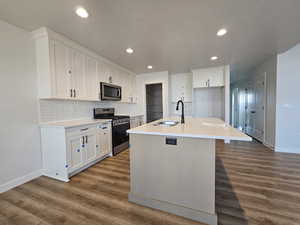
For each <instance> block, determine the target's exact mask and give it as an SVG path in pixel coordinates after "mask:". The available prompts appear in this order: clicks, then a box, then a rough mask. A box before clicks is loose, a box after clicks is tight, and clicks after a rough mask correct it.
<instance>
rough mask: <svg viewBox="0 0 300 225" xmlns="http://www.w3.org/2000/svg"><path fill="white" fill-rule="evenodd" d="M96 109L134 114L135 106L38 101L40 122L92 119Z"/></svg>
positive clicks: (111, 103) (108, 103)
mask: <svg viewBox="0 0 300 225" xmlns="http://www.w3.org/2000/svg"><path fill="white" fill-rule="evenodd" d="M96 107H100V108H101V107H104V108H105V107H113V108H115V110H116V114H124V115H134V114H136V105H135V104H126V103H113V102H83V101H65V100H40V122H52V121H61V120H74V119H86V118H93V109H94V108H96Z"/></svg>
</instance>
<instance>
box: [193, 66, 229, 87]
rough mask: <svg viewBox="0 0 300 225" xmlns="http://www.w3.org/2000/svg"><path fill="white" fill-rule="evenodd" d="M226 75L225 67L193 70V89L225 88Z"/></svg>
mask: <svg viewBox="0 0 300 225" xmlns="http://www.w3.org/2000/svg"><path fill="white" fill-rule="evenodd" d="M224 73H225V68H224V66H222V67H213V68H206V69H198V70H193V87H194V88H207V87H222V86H224Z"/></svg>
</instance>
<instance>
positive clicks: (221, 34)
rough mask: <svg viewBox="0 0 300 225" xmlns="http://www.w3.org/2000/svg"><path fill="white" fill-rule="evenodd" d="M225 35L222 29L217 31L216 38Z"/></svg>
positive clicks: (224, 30)
mask: <svg viewBox="0 0 300 225" xmlns="http://www.w3.org/2000/svg"><path fill="white" fill-rule="evenodd" d="M225 34H227V30H226V29H224V28H222V29H221V30H219V31H218V33H217V35H218V36H224V35H225Z"/></svg>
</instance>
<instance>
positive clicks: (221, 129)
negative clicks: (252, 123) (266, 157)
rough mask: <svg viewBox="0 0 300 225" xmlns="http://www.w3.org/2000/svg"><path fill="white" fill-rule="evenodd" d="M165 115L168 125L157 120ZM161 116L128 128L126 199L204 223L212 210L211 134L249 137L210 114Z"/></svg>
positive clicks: (210, 220)
mask: <svg viewBox="0 0 300 225" xmlns="http://www.w3.org/2000/svg"><path fill="white" fill-rule="evenodd" d="M164 121H170V123H169V125H165V124H163V123H161V122H164ZM173 121H176V122H178V121H180V119H179V118H166V119H163V120H160V121H155V122H152V123H148V124H145V125H143V126H140V127H137V128H134V129H131V130H128V133H129V134H130V146H131V147H130V193H129V196H128V199H129V201H131V202H134V203H137V204H140V205H144V206H148V207H151V208H155V209H159V210H162V211H166V212H169V213H173V214H176V215H179V216H183V217H186V218H189V219H192V220H196V221H199V222H203V223H206V224H211V225H217V214H216V212H215V160H216V159H215V158H216V148H215V142H216V139H223V140H226V141H229V140H240V141H251V138H250V137H248V136H247V135H245V134H243V133H242V132H240V131H238V130H236V129H234V128H232V127H230V126H229V125H227V124H225V123H224V122H223V121H222V120H220V119H216V118H186V122H185V124H180V123H177V124H176V123H175V124H172V123H173Z"/></svg>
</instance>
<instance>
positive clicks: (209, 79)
mask: <svg viewBox="0 0 300 225" xmlns="http://www.w3.org/2000/svg"><path fill="white" fill-rule="evenodd" d="M207 82H208V87H210V79H208V81H207Z"/></svg>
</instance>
